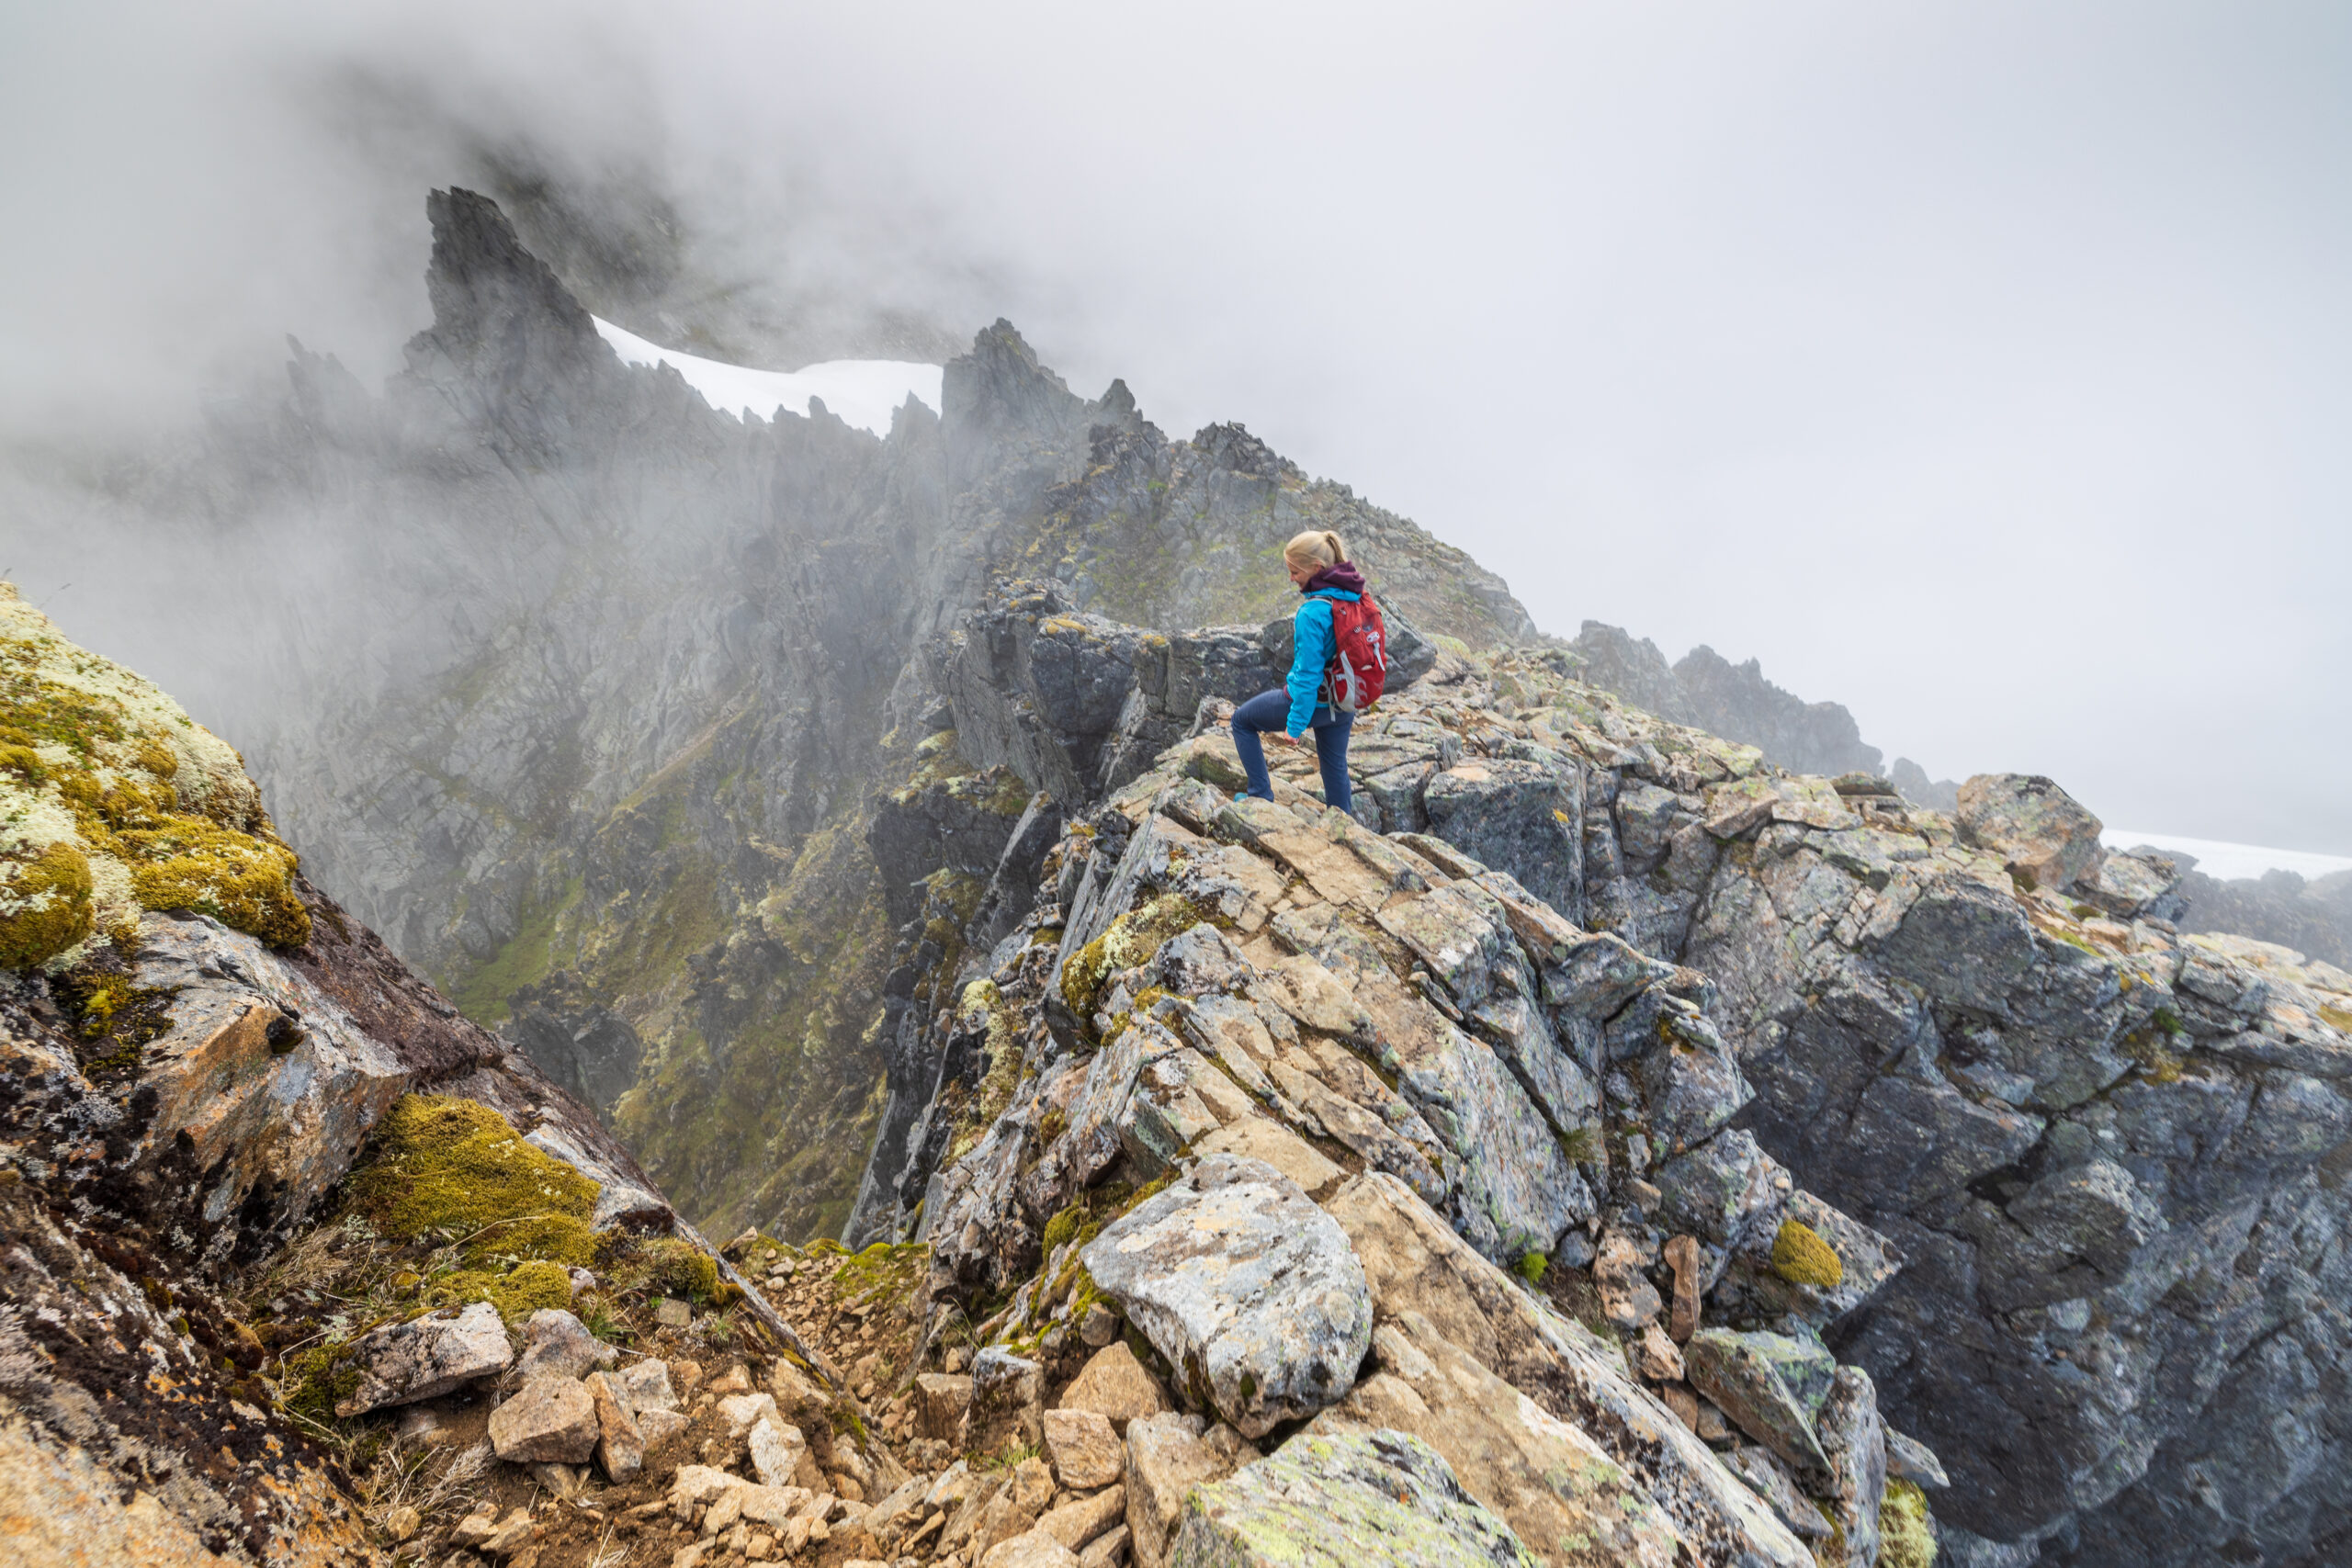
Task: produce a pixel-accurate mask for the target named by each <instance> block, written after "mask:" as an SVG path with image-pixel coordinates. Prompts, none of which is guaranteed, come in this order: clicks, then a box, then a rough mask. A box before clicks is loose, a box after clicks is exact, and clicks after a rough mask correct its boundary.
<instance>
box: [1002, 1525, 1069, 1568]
mask: <svg viewBox="0 0 2352 1568" xmlns="http://www.w3.org/2000/svg"><path fill="white" fill-rule="evenodd" d="M980 1568H1078V1554H1077V1553H1076V1552H1074V1551H1070V1549H1069V1547H1067V1546H1064V1545H1063V1544H1062V1543H1061V1542H1060V1541H1058V1540H1055V1539H1054V1538H1053V1537H1052V1536H1049V1535H1047V1534H1046V1532H1045V1531H1043V1530H1034V1529H1033V1530H1029V1531H1027V1532H1026V1533H1024V1534H1022V1535H1016V1536H1013V1537H1012V1538H1011V1539H1010V1540H1001V1541H999V1542H997V1543H996V1545H994V1546H992V1547H990V1548H989V1549H988V1551H985V1552H983V1553H981V1555H980Z"/></svg>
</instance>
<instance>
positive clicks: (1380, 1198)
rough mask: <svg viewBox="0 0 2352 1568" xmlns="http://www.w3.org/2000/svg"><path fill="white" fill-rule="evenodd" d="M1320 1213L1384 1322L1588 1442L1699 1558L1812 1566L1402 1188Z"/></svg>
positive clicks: (1719, 1469) (1627, 1381)
mask: <svg viewBox="0 0 2352 1568" xmlns="http://www.w3.org/2000/svg"><path fill="white" fill-rule="evenodd" d="M1329 1207H1330V1213H1331V1216H1332V1217H1333V1218H1334V1219H1336V1220H1338V1221H1339V1222H1340V1226H1341V1228H1342V1229H1344V1230H1345V1231H1346V1232H1347V1233H1348V1239H1349V1242H1350V1244H1351V1246H1353V1247H1354V1248H1355V1251H1356V1256H1357V1257H1358V1258H1360V1259H1362V1261H1363V1266H1364V1273H1365V1276H1366V1278H1367V1279H1368V1280H1370V1281H1371V1283H1372V1286H1373V1292H1374V1301H1375V1303H1377V1304H1378V1307H1379V1311H1380V1313H1381V1314H1382V1316H1383V1317H1384V1318H1393V1317H1396V1316H1398V1315H1399V1314H1404V1313H1406V1312H1415V1313H1419V1314H1421V1315H1422V1316H1423V1317H1425V1318H1427V1319H1428V1320H1429V1321H1430V1324H1431V1325H1432V1326H1433V1327H1434V1328H1435V1329H1436V1330H1437V1332H1438V1333H1440V1334H1441V1335H1442V1336H1443V1337H1445V1338H1446V1339H1447V1340H1448V1341H1450V1342H1451V1343H1453V1345H1454V1346H1456V1347H1457V1348H1460V1349H1461V1350H1462V1351H1463V1352H1464V1354H1465V1355H1468V1356H1469V1357H1471V1358H1472V1359H1475V1360H1476V1361H1477V1362H1478V1364H1480V1365H1481V1366H1484V1367H1487V1368H1489V1369H1491V1370H1492V1371H1494V1372H1495V1374H1496V1375H1497V1376H1498V1377H1500V1378H1502V1379H1503V1380H1504V1381H1506V1382H1509V1383H1510V1384H1511V1385H1512V1387H1514V1388H1516V1389H1521V1390H1525V1391H1528V1393H1529V1397H1530V1398H1531V1399H1532V1400H1534V1401H1535V1402H1536V1403H1537V1404H1539V1406H1540V1408H1541V1409H1542V1410H1543V1411H1544V1412H1545V1413H1547V1414H1549V1415H1551V1416H1556V1417H1558V1418H1559V1419H1560V1420H1562V1421H1565V1422H1566V1423H1568V1424H1569V1425H1571V1426H1573V1427H1576V1428H1577V1429H1578V1430H1579V1431H1582V1432H1583V1433H1585V1434H1586V1435H1587V1436H1589V1437H1590V1438H1592V1439H1593V1440H1594V1441H1595V1442H1596V1443H1597V1444H1598V1445H1599V1446H1600V1449H1601V1450H1602V1451H1603V1452H1604V1453H1606V1454H1607V1455H1608V1456H1609V1457H1610V1458H1611V1459H1612V1460H1613V1461H1616V1463H1617V1464H1618V1465H1619V1466H1621V1467H1622V1468H1623V1469H1624V1470H1625V1471H1626V1472H1628V1473H1630V1474H1634V1475H1638V1476H1641V1477H1642V1478H1643V1481H1644V1483H1645V1488H1646V1490H1647V1491H1648V1493H1649V1495H1650V1496H1651V1498H1652V1499H1653V1500H1654V1501H1656V1502H1657V1505H1658V1506H1659V1507H1660V1509H1662V1510H1663V1511H1664V1512H1665V1514H1666V1515H1667V1517H1668V1519H1669V1520H1670V1521H1671V1522H1672V1524H1673V1526H1674V1528H1675V1529H1676V1530H1677V1532H1678V1533H1679V1535H1680V1536H1681V1538H1682V1540H1683V1541H1684V1542H1685V1544H1686V1545H1688V1546H1689V1548H1690V1549H1691V1551H1693V1552H1694V1553H1696V1554H1697V1556H1698V1558H1699V1560H1700V1561H1701V1562H1737V1561H1739V1560H1740V1559H1741V1558H1742V1557H1743V1556H1745V1557H1747V1558H1750V1559H1752V1560H1753V1561H1754V1562H1758V1563H1762V1564H1769V1565H1770V1568H1811V1564H1812V1557H1811V1554H1810V1553H1808V1552H1807V1551H1805V1550H1804V1547H1803V1546H1802V1545H1800V1544H1799V1543H1798V1541H1797V1540H1796V1538H1795V1537H1794V1536H1792V1535H1791V1534H1789V1532H1788V1529H1787V1527H1786V1526H1784V1525H1782V1524H1781V1522H1780V1521H1779V1519H1777V1518H1776V1517H1773V1514H1772V1511H1771V1510H1770V1508H1769V1507H1767V1506H1765V1505H1764V1503H1763V1502H1762V1501H1761V1500H1760V1499H1758V1497H1757V1496H1756V1495H1755V1494H1754V1493H1752V1492H1750V1491H1749V1490H1748V1489H1747V1487H1745V1486H1743V1485H1741V1484H1740V1483H1738V1482H1737V1481H1736V1480H1734V1479H1733V1478H1732V1477H1731V1475H1730V1474H1729V1473H1728V1472H1725V1471H1724V1468H1723V1466H1722V1465H1721V1464H1720V1463H1719V1462H1717V1461H1716V1458H1715V1456H1714V1454H1713V1452H1712V1451H1710V1450H1709V1449H1708V1448H1707V1446H1706V1445H1705V1444H1704V1443H1702V1442H1701V1441H1700V1440H1699V1439H1698V1438H1696V1437H1694V1436H1693V1435H1692V1434H1691V1431H1690V1429H1689V1428H1688V1427H1685V1426H1684V1425H1683V1423H1682V1422H1681V1420H1680V1419H1679V1418H1678V1417H1677V1416H1674V1415H1673V1414H1672V1413H1670V1412H1669V1411H1668V1409H1667V1408H1666V1407H1665V1406H1664V1405H1663V1404H1659V1403H1658V1402H1657V1400H1656V1399H1654V1398H1652V1397H1651V1396H1650V1395H1649V1394H1648V1393H1645V1392H1644V1391H1643V1390H1642V1389H1641V1388H1640V1387H1639V1386H1638V1385H1636V1384H1635V1383H1634V1382H1633V1380H1632V1379H1631V1378H1630V1376H1629V1375H1628V1374H1627V1371H1626V1369H1625V1363H1624V1359H1623V1356H1622V1354H1621V1353H1620V1351H1619V1350H1618V1348H1617V1346H1616V1345H1615V1344H1614V1343H1613V1342H1611V1343H1608V1344H1603V1343H1602V1342H1601V1341H1600V1340H1598V1339H1596V1338H1595V1337H1593V1335H1592V1334H1591V1333H1590V1332H1589V1331H1588V1330H1586V1329H1585V1328H1584V1327H1582V1326H1581V1325H1577V1324H1575V1323H1571V1322H1569V1321H1568V1320H1566V1318H1563V1317H1561V1316H1559V1315H1558V1314H1555V1313H1554V1312H1552V1311H1551V1310H1550V1309H1549V1308H1548V1306H1546V1305H1545V1304H1544V1303H1541V1302H1539V1301H1538V1300H1536V1299H1535V1297H1534V1296H1533V1295H1532V1292H1529V1291H1528V1290H1527V1289H1526V1288H1525V1286H1524V1284H1523V1283H1522V1281H1521V1280H1519V1279H1518V1278H1517V1277H1515V1276H1513V1275H1510V1274H1507V1273H1505V1272H1504V1271H1503V1270H1502V1269H1499V1268H1498V1267H1497V1266H1496V1265H1495V1264H1493V1263H1492V1262H1490V1261H1489V1260H1487V1258H1484V1257H1482V1256H1481V1255H1480V1254H1479V1253H1478V1252H1477V1251H1476V1250H1475V1249H1474V1248H1473V1247H1471V1246H1470V1245H1469V1243H1468V1242H1467V1241H1465V1240H1464V1238H1463V1237H1462V1236H1461V1235H1458V1234H1456V1233H1455V1231H1454V1230H1453V1226H1452V1225H1450V1224H1447V1223H1446V1222H1445V1221H1444V1220H1443V1219H1442V1218H1441V1217H1440V1216H1439V1215H1438V1214H1437V1213H1436V1212H1435V1211H1434V1210H1432V1209H1431V1208H1430V1206H1429V1205H1428V1204H1427V1203H1426V1202H1424V1201H1421V1199H1420V1198H1419V1197H1418V1196H1417V1195H1416V1194H1415V1193H1413V1192H1412V1190H1410V1189H1408V1188H1407V1187H1406V1186H1405V1185H1404V1183H1402V1182H1401V1181H1399V1180H1397V1179H1396V1178H1395V1177H1393V1176H1390V1175H1388V1174H1386V1173H1385V1172H1369V1173H1366V1174H1364V1175H1361V1176H1356V1177H1351V1178H1350V1179H1349V1180H1348V1181H1347V1183H1346V1184H1345V1185H1343V1186H1342V1187H1341V1188H1340V1190H1339V1191H1338V1192H1336V1193H1334V1194H1332V1196H1331V1199H1330V1203H1329ZM1686 1359H1687V1358H1686Z"/></svg>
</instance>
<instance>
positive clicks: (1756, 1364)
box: [1682, 1328, 1837, 1477]
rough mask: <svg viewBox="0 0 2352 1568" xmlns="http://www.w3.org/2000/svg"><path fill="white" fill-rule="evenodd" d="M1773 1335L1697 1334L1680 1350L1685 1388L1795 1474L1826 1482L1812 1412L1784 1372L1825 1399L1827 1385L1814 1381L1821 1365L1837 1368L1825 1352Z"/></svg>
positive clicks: (1825, 1466) (1726, 1331)
mask: <svg viewBox="0 0 2352 1568" xmlns="http://www.w3.org/2000/svg"><path fill="white" fill-rule="evenodd" d="M1817 1350H1818V1347H1815V1346H1806V1345H1804V1344H1803V1343H1802V1342H1801V1341H1798V1340H1793V1339H1790V1338H1787V1337H1784V1336H1781V1335H1778V1334H1764V1333H1751V1334H1736V1333H1734V1332H1732V1331H1731V1330H1730V1329H1727V1328H1702V1329H1701V1330H1700V1331H1699V1332H1698V1333H1696V1334H1694V1335H1692V1336H1691V1342H1690V1343H1689V1344H1687V1345H1685V1346H1684V1347H1683V1348H1682V1359H1683V1364H1684V1366H1685V1367H1686V1368H1687V1369H1688V1371H1689V1374H1690V1379H1691V1387H1692V1388H1695V1389H1697V1390H1698V1391H1699V1392H1700V1393H1703V1394H1705V1395H1706V1396H1707V1397H1708V1398H1709V1399H1712V1400H1713V1401H1714V1402H1715V1403H1716V1404H1719V1405H1721V1406H1722V1407H1723V1412H1724V1415H1725V1416H1730V1417H1731V1420H1732V1424H1733V1425H1734V1426H1736V1427H1738V1428H1739V1429H1740V1430H1741V1431H1743V1432H1745V1433H1747V1435H1748V1436H1749V1437H1751V1438H1755V1439H1756V1440H1757V1441H1758V1442H1759V1443H1762V1444H1763V1445H1764V1446H1765V1447H1766V1448H1768V1449H1770V1450H1772V1451H1773V1452H1774V1453H1776V1454H1778V1455H1780V1456H1781V1458H1782V1459H1784V1460H1786V1461H1789V1463H1790V1464H1792V1465H1793V1466H1794V1467H1795V1468H1796V1470H1797V1471H1798V1472H1799V1473H1800V1474H1806V1475H1811V1476H1815V1477H1826V1476H1827V1475H1828V1473H1829V1457H1828V1455H1826V1454H1825V1453H1823V1452H1822V1450H1821V1439H1820V1438H1818V1437H1816V1436H1815V1433H1814V1429H1813V1413H1814V1409H1817V1408H1818V1407H1819V1403H1820V1402H1819V1400H1817V1399H1816V1400H1815V1401H1813V1408H1812V1409H1809V1408H1807V1404H1806V1400H1805V1398H1804V1395H1803V1394H1801V1393H1799V1392H1798V1391H1797V1390H1796V1389H1793V1388H1792V1387H1791V1386H1790V1385H1789V1383H1788V1382H1787V1381H1786V1379H1785V1378H1784V1376H1783V1375H1782V1374H1783V1372H1784V1371H1785V1372H1786V1373H1788V1374H1790V1375H1793V1376H1795V1377H1797V1378H1798V1379H1799V1380H1800V1382H1806V1383H1808V1384H1810V1383H1811V1382H1814V1381H1815V1380H1816V1379H1818V1381H1819V1382H1821V1383H1822V1389H1821V1392H1822V1393H1825V1394H1826V1393H1827V1392H1828V1389H1827V1380H1826V1379H1819V1378H1818V1374H1819V1371H1820V1367H1821V1363H1822V1362H1823V1361H1824V1360H1828V1365H1829V1368H1830V1370H1831V1371H1835V1370H1836V1366H1837V1363H1836V1362H1835V1361H1834V1360H1829V1359H1828V1356H1827V1352H1826V1351H1821V1352H1820V1353H1819V1354H1818V1355H1816V1354H1815V1353H1814V1352H1815V1351H1817Z"/></svg>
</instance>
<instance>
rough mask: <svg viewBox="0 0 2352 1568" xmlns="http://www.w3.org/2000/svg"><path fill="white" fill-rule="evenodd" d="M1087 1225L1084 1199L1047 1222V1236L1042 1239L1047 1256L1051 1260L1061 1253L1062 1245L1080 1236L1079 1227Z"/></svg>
mask: <svg viewBox="0 0 2352 1568" xmlns="http://www.w3.org/2000/svg"><path fill="white" fill-rule="evenodd" d="M1085 1223H1086V1201H1085V1200H1084V1199H1080V1201H1077V1202H1075V1203H1072V1204H1070V1205H1069V1207H1068V1208H1066V1209H1064V1210H1062V1212H1061V1213H1057V1214H1056V1215H1055V1216H1054V1217H1053V1218H1052V1219H1050V1220H1047V1221H1046V1234H1045V1235H1044V1237H1043V1238H1042V1240H1043V1244H1044V1246H1045V1249H1046V1257H1048V1258H1051V1257H1052V1256H1053V1255H1054V1254H1055V1253H1057V1252H1058V1251H1060V1250H1061V1247H1062V1244H1063V1243H1064V1242H1066V1241H1068V1240H1069V1238H1070V1237H1072V1236H1074V1235H1077V1234H1078V1227H1079V1226H1080V1225H1081V1224H1085Z"/></svg>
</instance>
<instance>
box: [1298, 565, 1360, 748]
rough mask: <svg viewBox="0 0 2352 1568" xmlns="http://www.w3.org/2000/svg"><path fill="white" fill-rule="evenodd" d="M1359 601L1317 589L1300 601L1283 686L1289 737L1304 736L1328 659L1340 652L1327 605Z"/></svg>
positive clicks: (1342, 591)
mask: <svg viewBox="0 0 2352 1568" xmlns="http://www.w3.org/2000/svg"><path fill="white" fill-rule="evenodd" d="M1361 598H1363V595H1362V594H1361V593H1351V592H1348V591H1347V590H1346V589H1344V588H1317V589H1315V590H1313V591H1312V592H1309V593H1307V594H1306V597H1305V598H1304V599H1303V600H1301V601H1300V603H1299V606H1298V614H1297V615H1295V616H1294V617H1293V618H1292V620H1291V628H1290V633H1291V647H1292V651H1291V656H1290V676H1289V678H1288V679H1287V680H1285V681H1283V687H1284V688H1285V689H1286V690H1288V691H1289V693H1290V721H1289V723H1288V724H1286V725H1285V726H1284V727H1283V728H1285V729H1286V730H1287V731H1288V732H1289V733H1290V734H1293V735H1304V734H1306V727H1307V726H1308V725H1309V724H1310V723H1312V722H1313V721H1314V718H1315V709H1316V694H1317V693H1318V692H1320V691H1321V690H1322V689H1323V671H1326V670H1329V668H1330V667H1331V656H1332V655H1333V654H1335V653H1337V652H1339V651H1340V637H1339V634H1338V633H1337V632H1335V631H1333V630H1332V629H1331V602H1332V601H1333V600H1335V599H1337V600H1343V601H1345V602H1346V603H1348V604H1354V603H1355V602H1356V601H1357V600H1358V599H1361Z"/></svg>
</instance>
